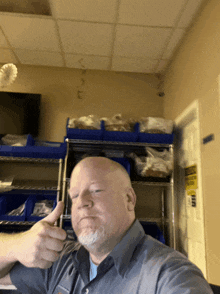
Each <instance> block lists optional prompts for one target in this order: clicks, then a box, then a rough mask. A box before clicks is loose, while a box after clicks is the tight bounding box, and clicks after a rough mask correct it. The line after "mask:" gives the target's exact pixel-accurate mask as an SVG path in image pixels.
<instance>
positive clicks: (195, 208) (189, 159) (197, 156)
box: [174, 100, 206, 277]
mask: <svg viewBox="0 0 220 294" xmlns="http://www.w3.org/2000/svg"><path fill="white" fill-rule="evenodd" d="M175 135H176V136H175V150H176V152H175V168H174V169H175V172H174V176H175V183H176V186H175V195H176V207H177V218H178V220H177V227H178V232H177V235H178V244H177V249H178V250H179V251H180V252H182V253H183V254H185V255H186V256H187V257H188V258H189V260H190V261H192V262H193V263H194V264H196V265H197V266H198V267H199V268H200V269H201V271H202V272H203V274H204V276H205V277H206V255H205V235H204V211H203V194H202V175H201V151H200V125H199V103H198V101H197V100H196V101H194V102H193V103H192V104H190V105H189V107H187V108H186V109H185V110H184V111H183V113H182V114H181V115H180V116H178V117H177V118H176V120H175Z"/></svg>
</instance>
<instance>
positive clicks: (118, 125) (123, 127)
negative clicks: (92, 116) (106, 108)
mask: <svg viewBox="0 0 220 294" xmlns="http://www.w3.org/2000/svg"><path fill="white" fill-rule="evenodd" d="M101 120H103V121H104V122H105V130H106V131H119V132H132V131H133V130H132V127H131V123H130V121H129V120H125V119H123V118H122V115H121V114H116V115H114V116H113V117H112V118H107V117H103V118H101Z"/></svg>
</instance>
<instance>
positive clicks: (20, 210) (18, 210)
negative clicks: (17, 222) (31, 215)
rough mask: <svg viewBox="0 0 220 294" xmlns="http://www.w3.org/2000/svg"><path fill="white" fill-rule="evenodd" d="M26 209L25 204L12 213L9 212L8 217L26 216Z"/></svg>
mask: <svg viewBox="0 0 220 294" xmlns="http://www.w3.org/2000/svg"><path fill="white" fill-rule="evenodd" d="M24 209H25V203H23V204H22V205H20V206H19V207H18V208H16V209H13V210H12V211H10V212H8V213H7V215H13V216H21V215H23V214H24Z"/></svg>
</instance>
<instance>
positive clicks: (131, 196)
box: [127, 187, 136, 211]
mask: <svg viewBox="0 0 220 294" xmlns="http://www.w3.org/2000/svg"><path fill="white" fill-rule="evenodd" d="M135 205H136V194H135V192H134V189H133V188H132V187H129V188H128V189H127V208H128V211H134V209H135Z"/></svg>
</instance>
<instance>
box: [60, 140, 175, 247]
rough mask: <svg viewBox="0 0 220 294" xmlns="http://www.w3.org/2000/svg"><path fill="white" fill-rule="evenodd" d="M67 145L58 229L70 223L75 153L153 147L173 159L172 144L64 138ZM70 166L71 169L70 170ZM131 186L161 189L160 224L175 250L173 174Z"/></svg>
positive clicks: (133, 182) (136, 180)
mask: <svg viewBox="0 0 220 294" xmlns="http://www.w3.org/2000/svg"><path fill="white" fill-rule="evenodd" d="M66 143H67V153H66V157H65V160H64V170H63V181H62V182H63V191H62V201H64V203H65V209H64V214H63V215H61V217H60V227H63V226H64V223H65V221H70V219H71V215H70V213H68V211H69V209H70V207H69V205H70V203H69V201H68V194H67V187H68V185H69V180H70V179H69V178H70V170H72V168H73V166H74V164H73V163H72V162H71V158H70V157H71V155H72V154H77V153H87V152H88V153H89V154H90V155H92V154H93V153H94V154H96V153H97V152H104V151H107V152H109V151H110V152H112V153H114V152H116V153H118V152H119V153H120V152H122V153H123V152H125V153H126V152H129V150H132V151H134V150H140V148H142V149H143V148H145V147H146V146H149V147H155V148H167V149H169V151H170V152H171V155H172V158H173V152H174V149H173V144H151V143H141V142H118V141H95V140H80V139H69V138H66ZM70 166H71V168H70ZM132 184H133V185H136V184H138V185H148V186H156V187H161V188H163V189H162V195H161V199H162V209H161V223H162V228H163V230H164V228H165V225H166V224H168V226H169V245H170V246H171V247H173V248H174V249H176V223H175V204H174V203H175V202H174V179H173V173H172V175H171V177H170V178H169V180H168V181H164V180H161V179H160V180H159V181H157V182H155V181H151V180H150V181H147V180H144V181H143V180H140V179H132ZM167 189H169V190H170V203H169V206H170V211H171V213H170V215H169V218H168V219H167V218H166V217H165V198H166V197H165V190H167ZM144 220H148V221H155V219H147V218H146V219H144Z"/></svg>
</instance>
